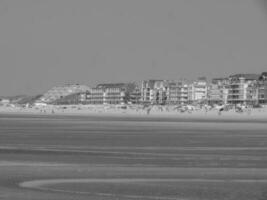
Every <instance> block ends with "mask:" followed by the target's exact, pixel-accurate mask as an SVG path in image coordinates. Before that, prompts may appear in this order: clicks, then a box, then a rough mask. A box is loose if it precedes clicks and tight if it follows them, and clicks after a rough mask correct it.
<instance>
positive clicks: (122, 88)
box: [83, 83, 141, 104]
mask: <svg viewBox="0 0 267 200" xmlns="http://www.w3.org/2000/svg"><path fill="white" fill-rule="evenodd" d="M140 97H141V94H140V90H138V88H137V87H136V85H135V84H134V83H104V84H98V85H97V86H96V87H95V88H92V89H91V90H90V91H88V92H87V93H86V94H83V99H84V103H86V104H123V103H129V102H131V101H133V102H132V103H139V101H140Z"/></svg>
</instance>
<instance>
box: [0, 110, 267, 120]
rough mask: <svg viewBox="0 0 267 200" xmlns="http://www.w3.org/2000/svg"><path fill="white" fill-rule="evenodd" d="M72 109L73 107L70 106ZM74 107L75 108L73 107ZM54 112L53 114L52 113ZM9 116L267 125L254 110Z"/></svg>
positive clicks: (260, 112) (66, 112)
mask: <svg viewBox="0 0 267 200" xmlns="http://www.w3.org/2000/svg"><path fill="white" fill-rule="evenodd" d="M70 107H71V106H70ZM72 107H73V106H72ZM42 109H43V108H42ZM52 111H53V112H52ZM4 115H8V116H25V117H31V116H35V117H37V116H38V117H55V118H56V117H82V118H83V117H84V118H86V117H90V118H93V117H94V118H117V119H120V120H122V121H123V120H127V119H128V120H129V119H134V120H138V121H142V120H145V121H147V120H150V121H161V120H162V121H181V122H187V121H188V122H189V121H193V122H198V121H199V122H201V121H203V122H233V123H234V122H259V123H267V109H266V108H264V109H262V110H256V109H253V110H252V112H251V113H249V114H248V113H236V112H233V111H223V112H222V113H221V115H218V112H217V111H216V110H211V111H209V112H204V111H202V110H199V111H193V112H192V113H180V112H177V111H176V112H175V111H170V112H166V111H164V112H162V111H161V112H159V111H151V112H150V114H146V112H145V111H141V112H136V111H134V110H121V109H110V110H106V111H103V110H99V109H97V108H96V109H95V110H88V109H80V110H77V109H70V108H68V109H66V110H59V109H58V108H57V107H47V108H45V109H44V110H42V112H40V110H39V109H37V110H36V108H23V109H21V108H9V109H6V108H4V109H3V107H0V117H1V116H4Z"/></svg>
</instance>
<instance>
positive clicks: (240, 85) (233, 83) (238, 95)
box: [227, 74, 259, 104]
mask: <svg viewBox="0 0 267 200" xmlns="http://www.w3.org/2000/svg"><path fill="white" fill-rule="evenodd" d="M258 79H259V75H257V74H235V75H232V76H230V77H229V88H228V89H229V92H228V98H227V102H228V103H229V104H256V103H257V101H258V100H257V96H258V95H257V87H256V85H257V81H258Z"/></svg>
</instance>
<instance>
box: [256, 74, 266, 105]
mask: <svg viewBox="0 0 267 200" xmlns="http://www.w3.org/2000/svg"><path fill="white" fill-rule="evenodd" d="M258 100H259V104H265V105H266V104H267V72H263V73H262V74H261V76H260V77H259V81H258Z"/></svg>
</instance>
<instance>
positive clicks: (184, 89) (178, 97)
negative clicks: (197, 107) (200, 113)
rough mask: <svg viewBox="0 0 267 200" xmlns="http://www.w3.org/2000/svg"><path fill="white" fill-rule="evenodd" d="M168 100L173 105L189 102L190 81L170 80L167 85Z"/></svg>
mask: <svg viewBox="0 0 267 200" xmlns="http://www.w3.org/2000/svg"><path fill="white" fill-rule="evenodd" d="M167 101H168V104H171V105H184V104H187V103H188V83H187V82H186V81H185V80H180V81H170V82H169V83H168V87H167Z"/></svg>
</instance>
